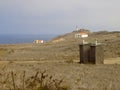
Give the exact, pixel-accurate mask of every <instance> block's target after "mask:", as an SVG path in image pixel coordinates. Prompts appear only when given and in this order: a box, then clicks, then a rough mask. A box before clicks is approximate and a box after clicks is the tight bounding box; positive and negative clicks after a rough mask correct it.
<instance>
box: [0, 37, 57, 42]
mask: <svg viewBox="0 0 120 90" xmlns="http://www.w3.org/2000/svg"><path fill="white" fill-rule="evenodd" d="M56 36H57V35H0V44H21V43H32V42H33V41H34V40H37V39H38V40H45V41H48V40H50V39H52V38H54V37H56Z"/></svg>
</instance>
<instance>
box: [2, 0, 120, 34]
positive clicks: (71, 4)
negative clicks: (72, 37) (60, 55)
mask: <svg viewBox="0 0 120 90" xmlns="http://www.w3.org/2000/svg"><path fill="white" fill-rule="evenodd" d="M119 3H120V0H0V34H64V33H68V32H72V31H73V30H75V27H76V26H77V27H78V28H84V29H88V30H91V31H100V30H108V31H120V5H119Z"/></svg>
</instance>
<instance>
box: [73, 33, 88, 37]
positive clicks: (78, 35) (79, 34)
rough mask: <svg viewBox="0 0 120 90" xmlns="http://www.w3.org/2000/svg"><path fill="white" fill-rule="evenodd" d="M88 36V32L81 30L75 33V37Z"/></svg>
mask: <svg viewBox="0 0 120 90" xmlns="http://www.w3.org/2000/svg"><path fill="white" fill-rule="evenodd" d="M86 37H88V34H87V33H85V32H80V33H76V34H75V38H86Z"/></svg>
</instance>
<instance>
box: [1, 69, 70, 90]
mask: <svg viewBox="0 0 120 90" xmlns="http://www.w3.org/2000/svg"><path fill="white" fill-rule="evenodd" d="M1 75H2V74H1ZM4 76H5V78H4V80H2V81H0V84H1V86H2V87H1V89H5V90H6V89H9V90H68V89H69V87H68V86H63V85H62V83H63V79H60V80H59V79H54V77H53V76H52V75H48V74H47V73H46V71H42V72H39V71H37V72H36V73H35V75H33V76H30V77H26V72H25V71H23V73H22V75H20V76H21V77H20V78H18V76H17V74H16V73H14V72H13V71H11V72H9V73H7V74H4ZM18 79H20V80H21V82H19V84H18V81H17V80H18ZM8 84H9V85H8Z"/></svg>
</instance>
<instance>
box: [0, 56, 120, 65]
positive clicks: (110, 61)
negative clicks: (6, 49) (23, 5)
mask: <svg viewBox="0 0 120 90" xmlns="http://www.w3.org/2000/svg"><path fill="white" fill-rule="evenodd" d="M54 62H55V63H60V62H66V61H64V60H59V61H57V60H52V61H51V60H45V61H0V64H3V63H54ZM74 62H79V60H75V61H74ZM104 64H120V57H117V58H108V59H105V60H104Z"/></svg>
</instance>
